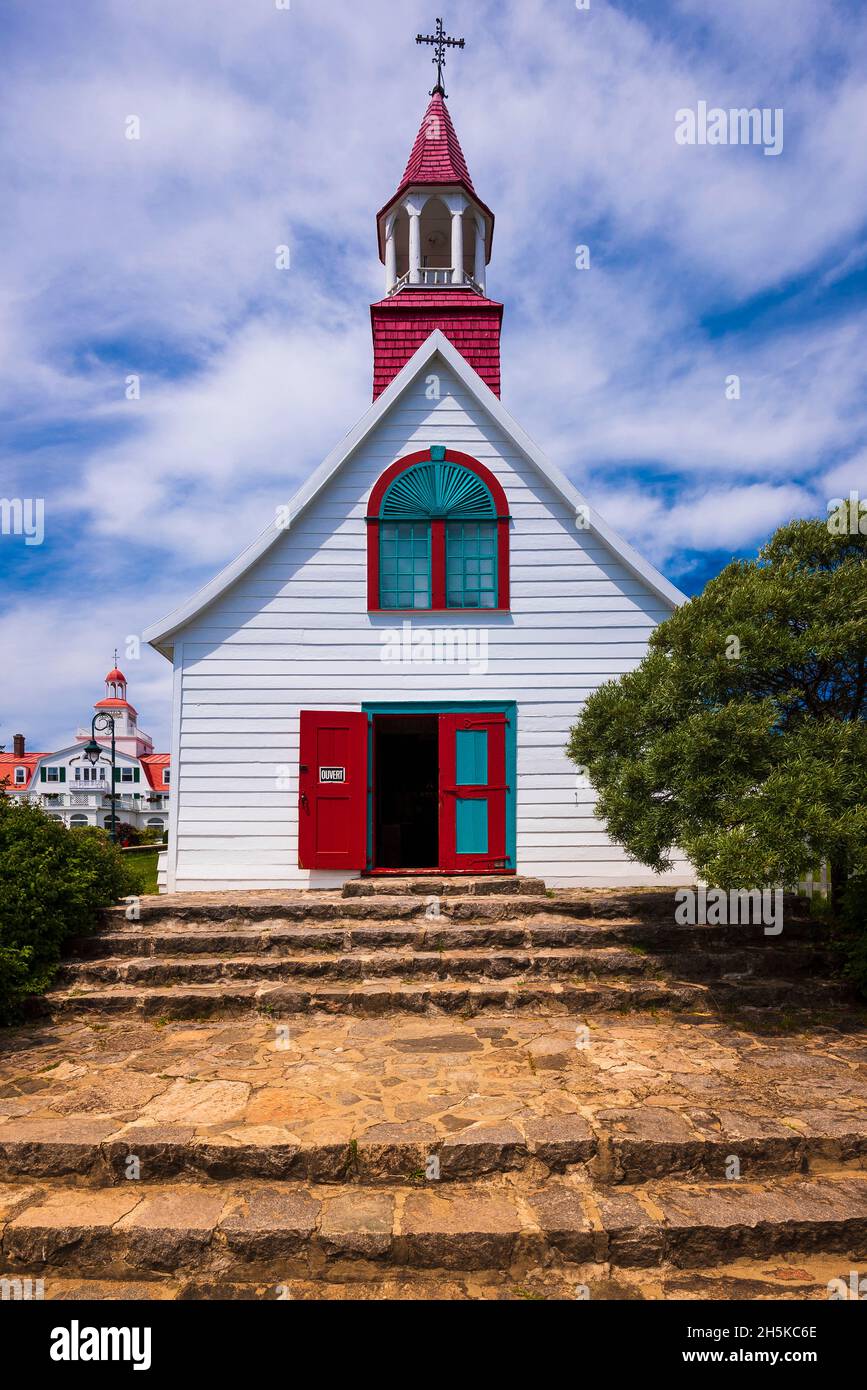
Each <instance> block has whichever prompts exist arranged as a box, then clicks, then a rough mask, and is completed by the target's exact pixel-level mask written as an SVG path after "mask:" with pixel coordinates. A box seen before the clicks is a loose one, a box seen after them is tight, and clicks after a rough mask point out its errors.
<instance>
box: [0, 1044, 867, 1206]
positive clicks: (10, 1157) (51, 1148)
mask: <svg viewBox="0 0 867 1390" xmlns="http://www.w3.org/2000/svg"><path fill="white" fill-rule="evenodd" d="M437 1041H438V1040H437V1039H432V1042H433V1044H434V1045H436V1044H437ZM570 1047H571V1049H572V1058H574V1056H575V1049H574V1044H573V1043H570V1041H569V1040H568V1039H564V1038H547V1039H546V1038H542V1039H540V1040H537V1041H535V1042H534V1043H533V1044H532V1045H531V1050H529V1051H528V1052H527V1054H526V1060H527V1067H528V1070H531V1069H532V1068H543V1069H551V1068H553V1070H554V1071H555V1072H559V1073H562V1072H563V1071H565V1070H566V1069H567V1068H568V1067H569V1065H570V1063H571V1060H572V1059H570V1058H569V1056H568V1055H567V1056H564V1054H565V1053H567V1050H568V1049H569V1048H570ZM558 1049H559V1051H558ZM597 1106H598V1107H599V1108H598V1109H597V1108H594V1109H593V1110H590V1111H589V1112H588V1113H589V1115H590V1118H585V1116H584V1115H581V1114H575V1113H569V1114H556V1113H555V1114H550V1115H547V1116H544V1115H538V1114H535V1113H533V1112H525V1113H524V1114H523V1115H520V1114H519V1115H517V1116H516V1117H515V1119H514V1120H510V1121H499V1122H488V1123H485V1122H477V1123H474V1124H470V1125H467V1126H466V1127H465V1128H463V1129H458V1130H456V1131H454V1132H452V1133H448V1134H445V1135H443V1134H442V1133H438V1132H437V1130H436V1129H435V1128H434V1127H433V1126H432V1125H430V1124H427V1123H425V1122H422V1121H417V1120H411V1121H410V1120H408V1121H402V1122H401V1121H389V1122H380V1123H375V1124H368V1125H367V1126H363V1127H361V1128H360V1130H359V1132H358V1134H357V1135H356V1132H355V1131H356V1126H355V1123H354V1122H351V1121H341V1120H340V1118H339V1117H334V1118H332V1119H331V1121H330V1122H329V1123H328V1124H325V1123H323V1122H322V1121H320V1122H319V1124H318V1125H317V1127H316V1134H315V1136H314V1137H310V1138H307V1139H299V1138H297V1137H296V1136H295V1135H294V1134H292V1133H291V1130H290V1129H289V1128H287V1127H286V1126H285V1124H284V1125H282V1126H277V1125H276V1124H275V1125H272V1126H265V1127H261V1126H257V1125H253V1124H250V1125H243V1124H236V1125H234V1126H232V1127H231V1129H230V1132H229V1133H220V1130H219V1128H218V1127H216V1126H213V1125H212V1126H211V1127H210V1128H208V1127H207V1126H201V1125H200V1126H199V1127H198V1128H196V1127H195V1126H193V1125H185V1124H183V1123H165V1122H162V1123H159V1122H155V1121H153V1120H149V1119H148V1117H147V1115H144V1116H141V1117H140V1118H138V1119H137V1120H136V1121H135V1122H132V1123H128V1122H127V1117H126V1116H123V1117H117V1118H115V1119H112V1118H110V1117H106V1116H99V1117H96V1118H94V1117H92V1116H88V1115H86V1114H85V1115H79V1116H77V1117H68V1116H62V1117H60V1116H58V1117H55V1118H50V1119H49V1118H41V1119H40V1118H31V1117H28V1116H22V1117H20V1118H15V1117H12V1118H11V1119H8V1120H7V1121H6V1122H5V1123H2V1124H0V1182H3V1181H8V1182H17V1181H21V1180H27V1181H33V1182H41V1181H43V1180H45V1179H53V1178H73V1179H74V1180H75V1182H76V1183H81V1184H84V1185H89V1186H107V1185H110V1184H118V1185H120V1186H124V1185H125V1183H126V1180H127V1173H128V1168H129V1162H130V1158H131V1157H132V1158H134V1159H135V1160H136V1161H137V1163H138V1166H139V1167H138V1171H139V1175H140V1177H141V1178H142V1179H143V1180H145V1181H146V1182H148V1183H149V1184H154V1183H163V1182H171V1181H176V1180H177V1179H178V1178H182V1179H192V1180H203V1179H250V1178H255V1179H270V1180H279V1181H281V1182H282V1181H290V1180H295V1181H304V1182H314V1183H344V1184H358V1183H361V1184H365V1185H368V1186H378V1185H393V1184H398V1185H399V1184H406V1183H408V1182H410V1181H411V1180H419V1179H420V1178H421V1177H422V1176H423V1175H424V1174H425V1173H426V1172H427V1171H428V1168H429V1167H430V1165H431V1164H432V1162H435V1171H436V1173H437V1174H438V1177H437V1181H438V1182H439V1183H442V1184H443V1185H448V1184H451V1183H456V1182H457V1183H462V1182H466V1181H468V1180H474V1179H477V1178H483V1177H490V1176H492V1175H501V1176H502V1175H504V1174H514V1173H521V1174H527V1175H531V1176H534V1177H536V1178H539V1177H541V1176H543V1175H546V1176H550V1175H552V1174H562V1173H571V1172H584V1173H586V1174H587V1175H589V1176H591V1177H592V1178H594V1179H595V1180H596V1181H597V1182H598V1183H599V1184H604V1185H619V1184H623V1183H627V1184H632V1185H635V1184H638V1183H642V1182H646V1181H649V1180H653V1179H658V1178H661V1177H687V1178H695V1177H702V1178H708V1179H715V1180H722V1179H724V1178H726V1177H727V1176H728V1175H729V1172H730V1169H731V1161H732V1158H733V1157H735V1158H737V1161H738V1165H739V1172H740V1174H741V1177H743V1178H745V1179H750V1180H753V1179H756V1178H765V1177H780V1176H784V1175H787V1174H805V1173H809V1172H816V1173H820V1172H822V1171H823V1170H824V1169H827V1168H829V1167H834V1168H837V1169H838V1170H841V1171H842V1170H843V1169H844V1168H849V1167H851V1168H863V1167H864V1166H865V1160H867V1111H863V1110H862V1111H854V1112H851V1113H848V1114H846V1113H838V1114H823V1113H817V1112H815V1111H807V1112H806V1113H804V1114H798V1113H795V1114H794V1115H792V1116H790V1117H789V1119H788V1121H787V1122H785V1123H783V1122H780V1121H778V1120H775V1119H769V1118H767V1117H762V1116H754V1115H750V1114H749V1113H745V1112H743V1111H737V1110H735V1111H732V1110H725V1109H723V1110H721V1113H720V1114H719V1115H716V1114H713V1113H711V1112H708V1111H706V1110H705V1111H701V1110H692V1111H686V1112H675V1111H671V1110H666V1109H662V1108H660V1107H657V1106H653V1105H632V1106H628V1107H624V1106H621V1107H613V1108H606V1107H605V1106H604V1103H603V1104H602V1105H601V1106H600V1105H599V1102H598V1101H597ZM291 1113H292V1103H291V1099H290V1098H289V1097H288V1096H287V1097H286V1098H285V1101H284V1114H285V1115H287V1116H288V1115H289V1114H291ZM288 1123H291V1121H288Z"/></svg>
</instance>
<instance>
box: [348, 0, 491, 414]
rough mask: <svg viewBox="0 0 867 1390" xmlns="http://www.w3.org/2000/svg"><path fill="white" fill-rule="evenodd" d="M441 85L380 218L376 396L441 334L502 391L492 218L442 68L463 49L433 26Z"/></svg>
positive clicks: (428, 39)
mask: <svg viewBox="0 0 867 1390" xmlns="http://www.w3.org/2000/svg"><path fill="white" fill-rule="evenodd" d="M417 42H418V43H432V44H434V45H435V46H436V50H437V56H436V57H435V58H434V63H436V65H437V84H436V86H435V87H434V89H433V91H432V92H431V94H430V96H431V99H430V103H429V105H428V108H427V111H426V112H425V114H424V118H423V120H422V123H421V127H420V129H419V132H418V135H417V136H416V139H415V143H414V145H413V147H412V151H411V153H410V156H409V160H408V162H407V166H406V169H405V170H404V174H403V178H402V179H401V181H400V184H399V185H398V189H397V192H396V193H395V194H394V195H393V196H392V197H391V198H390V199H389V201H388V202H387V203H386V204H385V206H384V207H383V208H382V209H381V211H380V212H379V213H378V215H377V219H376V222H377V232H378V236H379V257H380V260H381V261H382V263H383V265H384V266H385V298H384V299H381V300H379V301H378V302H377V303H376V304H373V305H372V306H371V320H372V327H373V357H374V367H373V398H374V400H376V398H377V396H379V395H380V394H381V392H382V391H384V390H385V388H386V386H387V385H388V384H389V382H390V381H391V380H392V379H393V378H394V377H395V376H396V375H397V373H398V372H399V371H400V369H401V367H403V366H404V364H405V363H406V362H408V361H409V359H410V357H412V355H413V353H414V352H415V351H416V349H417V348H419V347H420V346H421V344H422V343H423V342H424V341H425V340H426V339H427V338H428V337H429V336H430V334H431V333H432V332H433V331H434V329H436V328H439V329H441V330H442V332H443V333H444V334H445V335H446V337H447V338H448V339H449V340H450V341H451V342H452V343H453V344H454V346H455V347H456V348H457V349H458V351H459V352H460V353H461V354H462V355H463V356H464V357H465V358H466V360H467V361H468V362H469V364H470V366H471V367H473V368H474V369H475V371H477V372H478V374H479V376H480V377H481V378H482V380H483V381H485V382H486V383H487V385H488V386H490V388H491V390H492V391H493V392H494V393H495V394H496V395H499V394H500V328H501V325H502V319H503V306H502V304H498V303H496V302H495V301H494V300H491V299H488V298H487V291H486V281H487V266H488V262H489V261H490V259H491V246H492V242H493V236H494V214H493V213H492V212H491V210H490V208H488V207H487V206H486V205H485V204H484V203H483V202H482V200H481V199H480V198H479V196H478V194H477V193H476V191H475V188H474V187H473V181H472V179H471V178H470V173H469V169H468V168H467V163H466V160H465V159H464V155H463V151H462V149H461V146H460V141H459V140H458V137H457V133H456V131H455V128H454V125H453V123H452V118H451V114H450V112H449V109H448V107H447V105H446V93H445V88H444V87H443V75H442V69H443V65H444V63H445V49H446V47H457V48H462V47H463V45H464V41H463V39H450V38H447V37H446V35H445V34H444V33H443V32H442V21H441V20H437V34H436V35H435V36H428V37H424V36H422V35H421V34H420V35H419V36H418V39H417Z"/></svg>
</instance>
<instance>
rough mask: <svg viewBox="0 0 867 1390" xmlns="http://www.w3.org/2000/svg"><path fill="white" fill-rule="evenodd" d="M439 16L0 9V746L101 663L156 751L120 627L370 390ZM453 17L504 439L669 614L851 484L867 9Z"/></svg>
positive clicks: (549, 11)
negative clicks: (570, 501)
mask: <svg viewBox="0 0 867 1390" xmlns="http://www.w3.org/2000/svg"><path fill="white" fill-rule="evenodd" d="M440 8H441V7H438V6H436V5H428V4H424V5H422V4H418V3H415V0H405V3H403V4H402V5H400V6H399V7H398V6H396V5H395V4H394V3H393V0H355V2H354V3H349V0H291V7H290V8H289V9H280V8H278V5H277V3H275V0H244V3H239V2H238V0H183V3H181V4H179V3H177V0H147V3H142V4H130V3H129V2H128V0H76V4H75V5H69V4H68V3H67V0H43V3H41V4H39V5H33V4H32V3H30V2H29V0H5V3H4V5H3V7H2V10H0V42H2V49H3V52H4V55H5V56H4V94H3V98H2V106H3V112H2V118H0V179H2V187H3V189H4V197H3V200H2V206H0V233H2V239H3V245H4V258H3V267H2V270H0V434H2V441H0V445H2V447H0V468H2V473H0V495H2V496H5V497H22V498H31V497H42V498H44V499H45V508H46V535H45V541H44V544H42V545H41V546H25V545H24V544H23V540H22V538H21V537H15V536H0V576H2V599H0V644H2V645H0V650H2V652H3V655H4V669H3V679H2V693H0V743H2V742H4V741H5V742H6V743H7V746H8V745H9V742H10V739H11V734H12V733H13V732H16V731H18V730H23V731H24V732H25V733H26V734H27V738H28V745H29V746H30V747H33V748H36V747H41V748H46V747H49V748H50V747H52V746H59V745H61V744H62V743H64V742H66V741H68V738H69V735H70V732H71V731H72V729H73V728H74V727H75V726H76V725H77V724H78V723H80V722H81V720H82V719H83V718H84V717H85V716H86V714H87V711H88V709H89V706H90V705H91V704H92V702H93V700H94V699H96V698H98V696H99V695H100V694H101V681H102V676H103V674H104V672H105V671H106V670H107V668H108V666H109V664H110V663H111V659H112V651H113V648H114V647H115V646H117V647H118V648H119V649H120V660H121V665H122V666H123V667H124V669H125V670H126V674H127V676H128V677H129V680H130V695H131V698H132V699H133V702H134V703H135V704H136V706H137V708H138V709H139V711H140V714H141V719H142V724H143V726H144V727H145V728H146V729H147V730H148V731H149V732H151V733H152V734H153V735H154V737H155V738H156V740H157V743H158V746H162V747H165V746H167V740H168V725H169V688H170V682H169V668H168V665H167V663H165V662H164V661H163V660H162V658H160V657H158V656H156V655H155V654H154V653H152V652H149V651H143V652H142V654H141V656H140V658H138V659H135V658H129V657H127V656H126V648H127V639H128V638H131V637H132V638H134V637H135V636H136V635H137V634H138V633H140V632H141V631H142V629H143V628H144V627H145V626H147V624H148V623H150V622H151V621H153V620H154V619H155V618H157V617H159V616H161V615H162V614H163V613H164V612H167V611H169V610H170V609H171V608H173V607H174V606H175V605H176V603H177V602H178V601H179V600H180V599H182V598H184V597H185V596H186V595H187V594H188V593H189V592H190V591H191V590H192V589H194V588H196V587H198V586H199V585H200V584H201V583H203V582H204V581H205V580H207V579H208V578H209V577H210V576H211V575H212V574H213V573H214V572H215V571H216V570H217V569H219V568H221V567H222V565H223V564H224V563H225V562H226V561H227V560H229V559H230V558H232V557H233V556H234V555H235V554H236V553H237V552H238V551H239V550H240V549H241V548H242V547H243V546H244V545H245V544H246V543H247V541H248V540H250V539H251V538H252V537H253V536H255V535H257V534H258V533H259V531H261V529H262V528H263V526H264V525H265V524H267V521H268V519H269V518H270V517H272V516H273V514H274V508H275V506H276V505H280V504H282V503H284V502H287V501H288V500H289V498H290V497H291V496H292V494H293V493H294V491H295V489H296V488H297V486H298V485H299V483H300V482H301V481H302V480H303V479H304V478H306V477H307V476H308V474H309V473H310V471H311V470H312V469H313V468H314V467H316V465H317V464H318V463H319V462H320V461H321V459H322V458H323V457H324V456H325V454H326V453H327V452H328V451H329V450H330V449H331V447H332V446H333V445H334V443H335V442H336V441H337V440H338V439H339V438H341V437H342V436H343V435H344V434H345V433H346V431H347V430H348V429H349V428H350V427H351V425H352V424H353V423H354V422H355V420H356V419H357V418H358V417H359V416H360V415H361V414H362V412H363V411H364V410H365V409H366V407H367V405H368V404H369V400H370V385H371V347H370V328H369V317H368V305H369V303H370V302H371V300H373V299H374V298H378V297H380V295H381V293H382V281H383V272H382V268H381V266H380V264H379V261H378V259H377V253H376V236H375V224H374V217H375V213H376V210H377V209H378V208H379V207H380V206H381V205H382V204H383V203H384V202H385V200H386V198H387V197H388V196H389V195H390V193H391V192H393V190H394V188H395V187H396V185H397V182H398V180H399V177H400V175H401V173H402V171H403V167H404V164H405V162H406V157H407V154H408V152H409V148H410V145H411V143H412V140H413V138H414V136H415V133H416V130H417V129H418V126H419V124H420V121H421V117H422V115H423V113H424V109H425V106H426V102H427V92H428V90H429V88H430V86H431V85H432V81H433V69H432V68H431V65H430V61H429V58H430V54H429V53H428V52H427V51H425V50H421V49H419V48H417V47H416V45H415V43H414V42H413V40H414V36H415V34H416V32H417V31H418V30H420V29H421V30H423V31H424V32H430V31H431V30H432V28H433V26H434V22H435V18H436V14H437V12H438V10H440ZM442 12H443V17H444V19H445V22H446V27H447V29H448V31H449V32H450V33H459V34H462V35H465V36H466V39H467V48H466V50H465V51H464V52H462V53H458V54H455V55H453V56H452V57H451V59H450V61H449V66H448V69H447V83H446V85H447V90H448V91H449V95H450V108H451V112H452V116H453V119H454V121H455V124H456V127H457V131H458V134H459V137H460V139H461V142H462V145H463V148H464V153H465V155H466V157H467V161H468V163H469V167H470V170H471V173H472V176H473V179H474V182H475V185H476V189H477V191H478V193H479V196H480V197H481V198H483V199H484V201H485V202H486V203H488V205H489V206H491V207H492V208H493V209H494V211H495V213H496V214H497V230H496V235H495V241H494V256H493V260H492V263H491V266H490V268H489V281H488V288H489V292H490V293H491V295H492V296H493V297H494V298H497V299H501V300H503V301H504V302H505V304H506V319H505V325H504V341H503V399H504V402H505V404H506V406H507V407H508V409H509V410H510V411H511V412H512V413H513V414H514V415H515V416H516V417H517V419H518V420H519V421H520V422H521V424H522V425H523V426H524V427H525V428H526V429H527V430H528V431H529V433H530V434H531V435H532V436H533V437H534V438H535V439H536V440H537V442H538V443H539V444H540V445H541V446H542V447H543V448H544V449H545V450H546V452H547V453H548V454H549V455H550V457H551V458H552V459H553V460H554V461H555V462H556V463H557V464H558V465H559V466H560V467H561V468H562V469H563V470H564V471H565V472H566V473H567V474H568V475H569V476H570V477H571V478H572V479H573V481H574V482H575V483H576V484H577V485H578V486H579V487H580V488H581V489H582V490H583V491H584V492H585V493H587V494H588V495H589V496H590V497H591V498H592V500H593V501H594V502H595V503H596V504H597V505H598V506H599V508H600V510H601V511H602V513H603V515H605V516H606V517H607V519H608V520H609V521H610V522H611V524H612V525H614V526H615V527H616V529H618V530H619V531H621V532H622V533H623V534H624V535H626V536H627V537H628V538H629V539H630V540H631V541H632V542H633V543H634V544H635V545H636V546H637V547H638V548H639V549H640V550H642V551H643V552H644V553H645V554H646V555H648V556H649V558H651V559H652V560H653V561H654V562H655V563H656V564H657V565H659V567H660V568H661V569H663V571H664V572H665V573H666V574H667V575H668V577H669V578H671V579H672V580H673V581H674V582H675V583H677V584H679V585H680V586H681V587H682V588H684V589H685V590H686V591H687V592H696V591H697V590H699V589H700V588H701V587H702V585H703V583H704V582H705V581H706V579H707V578H709V577H710V576H711V575H712V574H714V573H716V572H717V571H718V570H719V568H721V567H722V565H724V564H725V563H727V561H728V560H729V559H730V558H731V556H732V555H734V554H738V555H749V554H753V553H754V552H755V550H756V548H757V547H758V546H759V545H760V544H761V543H762V541H763V540H764V539H766V537H767V536H768V535H769V534H770V533H771V532H772V531H773V530H774V529H775V527H776V526H777V525H779V524H780V523H781V522H783V521H785V520H787V519H789V518H790V517H792V516H808V515H818V514H824V511H825V508H826V505H827V502H828V500H829V499H831V498H833V497H838V496H845V495H846V494H848V492H849V491H850V489H857V490H859V492H860V494H861V496H862V497H864V496H867V391H865V376H867V328H865V322H864V314H863V306H864V294H865V287H867V180H865V177H864V150H865V148H867V7H865V6H864V5H863V4H862V3H861V0H851V3H850V0H727V3H726V4H724V5H721V4H712V3H708V0H653V3H652V4H648V3H645V0H610V3H605V2H604V0H590V8H589V10H579V9H577V7H576V5H575V4H574V3H573V0H544V2H543V0H497V3H485V0H472V3H470V0H462V2H461V3H457V0H454V2H453V3H450V4H449V5H448V6H446V7H445V9H444V11H442ZM699 101H706V102H707V103H708V105H709V106H711V107H715V106H716V107H722V108H725V109H728V108H730V107H742V106H748V107H752V106H758V107H770V108H782V109H783V111H784V148H783V151H782V153H781V154H780V155H779V156H778V157H767V156H765V155H764V154H763V151H762V149H761V148H757V147H742V146H734V145H732V146H682V145H679V144H678V143H677V142H676V141H675V138H674V133H675V113H676V111H678V110H679V109H681V108H684V107H691V108H695V107H696V105H697V103H698V102H699ZM129 116H137V117H138V118H139V121H140V127H141V138H140V139H139V140H128V139H127V138H126V135H125V129H126V121H127V118H128V117H129ZM282 244H286V245H289V246H290V247H291V256H292V267H291V270H289V271H278V270H276V269H275V265H274V248H275V247H276V246H278V245H282ZM578 245H587V246H589V248H590V269H589V270H586V271H579V270H578V269H576V266H575V248H576V246H578ZM133 374H135V375H138V376H139V377H140V379H141V398H140V400H137V401H130V400H127V399H126V395H125V382H126V378H127V377H128V376H129V375H133ZM731 375H737V376H739V377H740V380H741V397H740V399H739V400H736V401H733V400H728V399H726V393H725V382H726V378H727V377H729V376H731Z"/></svg>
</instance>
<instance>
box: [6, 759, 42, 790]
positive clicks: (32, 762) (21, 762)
mask: <svg viewBox="0 0 867 1390" xmlns="http://www.w3.org/2000/svg"><path fill="white" fill-rule="evenodd" d="M46 756H47V755H46V754H45V753H21V754H20V755H19V754H16V753H0V782H2V781H3V779H4V777H8V778H9V786H8V787H7V788H6V790H7V791H12V790H13V789H14V788H15V786H16V784H15V780H14V778H15V773H14V771H13V769H14V768H16V767H26V768H27V781H26V782H19V783H18V784H17V786H18V790H19V791H20V790H22V789H23V788H25V787H29V786H30V782H31V780H32V777H33V769H34V768H35V766H36V764H37V763H38V762H39V759H40V758H44V757H46Z"/></svg>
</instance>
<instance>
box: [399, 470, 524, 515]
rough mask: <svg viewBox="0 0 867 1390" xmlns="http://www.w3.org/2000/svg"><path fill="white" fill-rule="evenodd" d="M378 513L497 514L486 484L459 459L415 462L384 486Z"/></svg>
mask: <svg viewBox="0 0 867 1390" xmlns="http://www.w3.org/2000/svg"><path fill="white" fill-rule="evenodd" d="M380 515H381V516H382V517H383V518H387V519H389V520H390V519H392V518H394V519H395V520H397V519H400V520H403V519H408V520H412V521H416V520H424V521H432V520H433V519H434V518H435V517H436V518H445V517H449V518H451V517H461V518H463V517H473V518H476V517H479V518H481V517H491V518H495V517H496V515H497V512H496V508H495V507H494V499H493V497H492V496H491V493H490V489H489V488H488V486H487V484H485V483H484V482H482V479H481V478H480V477H479V476H478V474H477V473H474V472H473V471H472V470H471V469H469V468H466V467H464V465H463V464H459V463H417V464H415V465H414V466H413V467H412V468H408V469H407V470H406V472H405V473H400V474H398V476H397V477H396V478H395V480H394V482H393V483H391V485H390V486H389V488H388V491H387V492H386V494H385V497H384V499H383V503H382V510H381V512H380Z"/></svg>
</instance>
